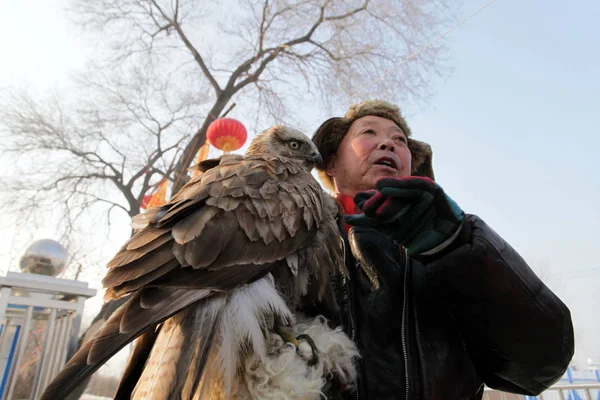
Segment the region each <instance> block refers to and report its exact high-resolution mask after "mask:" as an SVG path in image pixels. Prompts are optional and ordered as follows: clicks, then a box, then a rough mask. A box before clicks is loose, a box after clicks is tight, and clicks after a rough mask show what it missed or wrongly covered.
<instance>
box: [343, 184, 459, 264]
mask: <svg viewBox="0 0 600 400" xmlns="http://www.w3.org/2000/svg"><path fill="white" fill-rule="evenodd" d="M376 186H377V190H376V191H369V192H361V193H358V194H357V195H356V196H355V197H354V202H355V204H356V205H357V206H358V208H360V209H361V210H362V211H363V212H364V214H358V215H349V216H345V217H344V219H345V220H346V222H347V223H348V224H349V225H353V226H360V227H367V228H373V229H376V230H378V231H380V232H381V233H383V234H384V235H385V236H387V237H388V238H389V239H390V240H392V241H393V242H394V243H396V244H398V245H402V246H403V247H404V248H406V249H407V250H408V254H409V255H415V254H422V253H423V252H426V251H428V250H431V249H433V248H435V247H437V246H439V245H441V244H442V243H444V242H445V241H447V240H448V239H450V238H451V237H452V236H453V235H454V234H455V233H456V232H457V231H458V229H459V228H460V226H461V224H462V222H463V220H464V212H463V211H462V210H461V208H460V207H459V206H458V205H457V204H456V203H455V202H454V200H452V199H451V198H450V197H448V196H447V195H446V194H445V193H444V190H443V189H442V188H441V187H440V186H439V185H438V184H437V183H435V182H434V181H433V180H431V179H429V178H425V177H406V178H398V179H396V178H383V179H380V180H379V181H377V185H376Z"/></svg>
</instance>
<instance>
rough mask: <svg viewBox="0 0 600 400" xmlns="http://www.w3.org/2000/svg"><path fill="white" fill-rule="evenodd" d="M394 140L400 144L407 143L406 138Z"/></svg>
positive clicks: (399, 137)
mask: <svg viewBox="0 0 600 400" xmlns="http://www.w3.org/2000/svg"><path fill="white" fill-rule="evenodd" d="M394 140H395V141H396V142H400V143H406V138H405V137H404V136H398V137H395V138H394Z"/></svg>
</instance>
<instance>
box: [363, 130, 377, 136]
mask: <svg viewBox="0 0 600 400" xmlns="http://www.w3.org/2000/svg"><path fill="white" fill-rule="evenodd" d="M364 133H366V134H367V135H374V134H375V131H374V130H373V129H367V130H366V131H364V132H363V134H364Z"/></svg>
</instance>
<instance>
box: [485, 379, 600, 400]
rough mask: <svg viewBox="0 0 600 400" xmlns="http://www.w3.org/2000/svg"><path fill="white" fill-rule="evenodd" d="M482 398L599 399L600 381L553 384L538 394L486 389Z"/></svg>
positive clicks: (488, 399)
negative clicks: (523, 394)
mask: <svg viewBox="0 0 600 400" xmlns="http://www.w3.org/2000/svg"><path fill="white" fill-rule="evenodd" d="M483 399H484V400H600V383H591V382H590V383H569V384H559V385H554V386H552V387H551V388H549V389H548V390H546V391H545V392H544V393H542V394H540V395H539V396H520V395H516V394H510V393H504V392H498V391H496V390H492V389H487V388H486V391H485V394H484V396H483Z"/></svg>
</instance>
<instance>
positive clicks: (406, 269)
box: [401, 249, 410, 400]
mask: <svg viewBox="0 0 600 400" xmlns="http://www.w3.org/2000/svg"><path fill="white" fill-rule="evenodd" d="M402 253H403V255H404V260H403V261H404V265H405V267H404V294H403V295H404V301H403V304H402V327H401V335H402V354H403V356H404V376H405V379H406V382H405V383H406V400H409V398H408V396H409V393H410V380H409V379H408V376H409V374H408V343H407V338H406V324H407V319H408V315H407V313H408V311H407V307H406V304H407V303H408V272H409V261H408V255H407V254H406V250H404V249H402Z"/></svg>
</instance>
